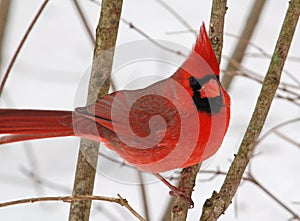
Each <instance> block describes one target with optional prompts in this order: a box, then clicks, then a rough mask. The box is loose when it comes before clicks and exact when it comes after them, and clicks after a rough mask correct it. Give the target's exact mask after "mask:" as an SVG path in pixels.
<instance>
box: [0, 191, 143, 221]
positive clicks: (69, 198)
mask: <svg viewBox="0 0 300 221" xmlns="http://www.w3.org/2000/svg"><path fill="white" fill-rule="evenodd" d="M118 197H119V198H114V197H106V196H91V195H77V196H48V197H37V198H28V199H21V200H14V201H9V202H4V203H0V208H3V207H7V206H14V205H20V204H27V203H36V202H49V201H62V202H64V203H72V202H74V201H91V200H98V201H106V202H111V203H117V204H119V205H121V206H124V207H125V208H127V209H128V210H129V211H130V213H132V214H133V215H134V216H135V217H136V218H138V219H139V220H141V221H145V219H144V218H143V217H142V216H141V215H140V214H139V213H138V212H136V211H135V210H134V209H133V208H132V207H131V206H130V205H129V203H128V201H127V200H126V199H124V198H122V197H121V196H120V195H119V194H118Z"/></svg>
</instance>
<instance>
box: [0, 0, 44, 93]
mask: <svg viewBox="0 0 300 221" xmlns="http://www.w3.org/2000/svg"><path fill="white" fill-rule="evenodd" d="M48 2H49V0H45V1H44V2H43V3H42V5H41V6H40V8H39V10H38V12H37V13H36V15H35V16H34V18H33V20H32V22H31V23H30V25H29V27H28V28H27V30H26V32H25V34H24V36H23V38H22V39H21V42H20V44H19V45H18V47H17V49H16V51H15V53H14V55H13V57H12V59H11V60H10V62H9V65H8V67H7V69H6V71H5V73H4V76H3V78H2V81H1V84H0V97H1V94H2V92H3V88H4V85H5V83H6V81H7V78H8V76H9V73H10V71H11V69H12V67H13V65H14V64H15V61H16V60H17V57H18V55H19V53H20V51H21V49H22V47H23V45H24V43H25V41H26V39H27V37H28V35H29V34H30V32H31V30H32V28H33V27H34V25H35V23H36V21H37V20H38V19H39V17H40V15H41V14H42V12H43V10H44V9H45V7H46V5H47V3H48Z"/></svg>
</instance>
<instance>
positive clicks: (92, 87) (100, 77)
mask: <svg viewBox="0 0 300 221" xmlns="http://www.w3.org/2000/svg"><path fill="white" fill-rule="evenodd" d="M122 3H123V1H122V0H103V1H102V3H101V15H100V19H99V23H98V27H97V31H96V45H95V50H94V58H93V66H92V72H91V77H90V82H89V90H88V97H87V105H89V104H92V103H94V102H95V101H96V100H97V98H99V97H102V96H103V95H105V94H107V92H108V90H109V85H110V73H111V69H112V62H113V56H114V51H113V49H112V48H113V47H114V46H115V44H116V39H117V34H118V28H119V21H120V15H121V9H122ZM98 152H99V143H98V142H95V141H91V140H87V139H81V142H80V150H79V153H78V159H77V168H76V174H75V181H74V187H73V195H92V193H93V189H94V181H95V176H96V167H97V161H98ZM90 208H91V201H88V200H85V201H76V202H72V203H71V207H70V214H69V220H72V221H74V220H84V221H87V220H89V214H90Z"/></svg>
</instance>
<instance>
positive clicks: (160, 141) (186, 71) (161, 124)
mask: <svg viewBox="0 0 300 221" xmlns="http://www.w3.org/2000/svg"><path fill="white" fill-rule="evenodd" d="M219 72H220V70H219V64H218V61H217V58H216V56H215V54H214V52H213V49H212V46H211V44H210V41H209V38H208V36H207V33H206V30H205V27H204V24H203V25H202V26H201V29H200V33H199V36H198V38H197V41H196V44H195V46H194V49H193V50H192V52H191V53H190V55H189V56H188V58H187V59H186V61H185V62H184V63H183V64H182V66H181V67H180V68H179V69H178V70H177V71H176V72H175V73H174V74H173V75H172V76H171V77H170V78H167V79H165V80H162V81H159V82H157V83H155V84H152V85H150V86H149V87H146V88H143V89H139V90H123V91H117V92H114V93H112V94H109V95H106V96H104V97H103V98H101V99H99V100H97V101H96V103H95V104H94V105H90V106H87V107H81V108H77V109H75V111H73V112H71V111H46V110H16V109H0V134H7V135H4V136H2V137H0V143H1V144H4V143H11V142H16V141H22V140H31V139H38V138H48V137H59V136H74V135H75V136H80V137H84V138H88V139H92V140H96V141H100V142H104V143H105V144H106V146H107V147H108V148H110V149H112V150H114V151H115V152H117V153H118V154H119V155H120V156H121V157H122V158H124V159H125V160H126V161H127V162H128V163H130V164H132V165H135V166H136V167H138V168H139V169H141V170H144V171H150V172H163V171H167V170H171V169H175V168H184V167H187V166H191V165H193V164H196V163H199V162H201V161H203V160H205V159H207V158H208V157H210V156H211V155H213V154H214V153H215V152H216V151H217V150H218V148H219V147H220V145H221V143H222V141H223V138H224V135H225V133H226V131H227V128H228V124H229V119H230V98H229V96H228V94H227V93H226V91H225V90H224V89H223V88H222V86H221V84H220V82H219Z"/></svg>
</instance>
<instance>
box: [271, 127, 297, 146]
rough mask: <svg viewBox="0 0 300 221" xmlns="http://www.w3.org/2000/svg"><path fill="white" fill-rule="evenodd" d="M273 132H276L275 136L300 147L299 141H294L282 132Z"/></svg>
mask: <svg viewBox="0 0 300 221" xmlns="http://www.w3.org/2000/svg"><path fill="white" fill-rule="evenodd" d="M273 132H274V134H276V135H277V136H278V137H280V138H282V139H284V140H285V141H287V142H289V143H291V144H293V145H295V146H296V147H298V148H299V147H300V143H298V142H297V141H295V140H293V139H292V138H290V137H288V136H286V135H285V134H283V133H281V132H280V131H278V130H274V131H273Z"/></svg>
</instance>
